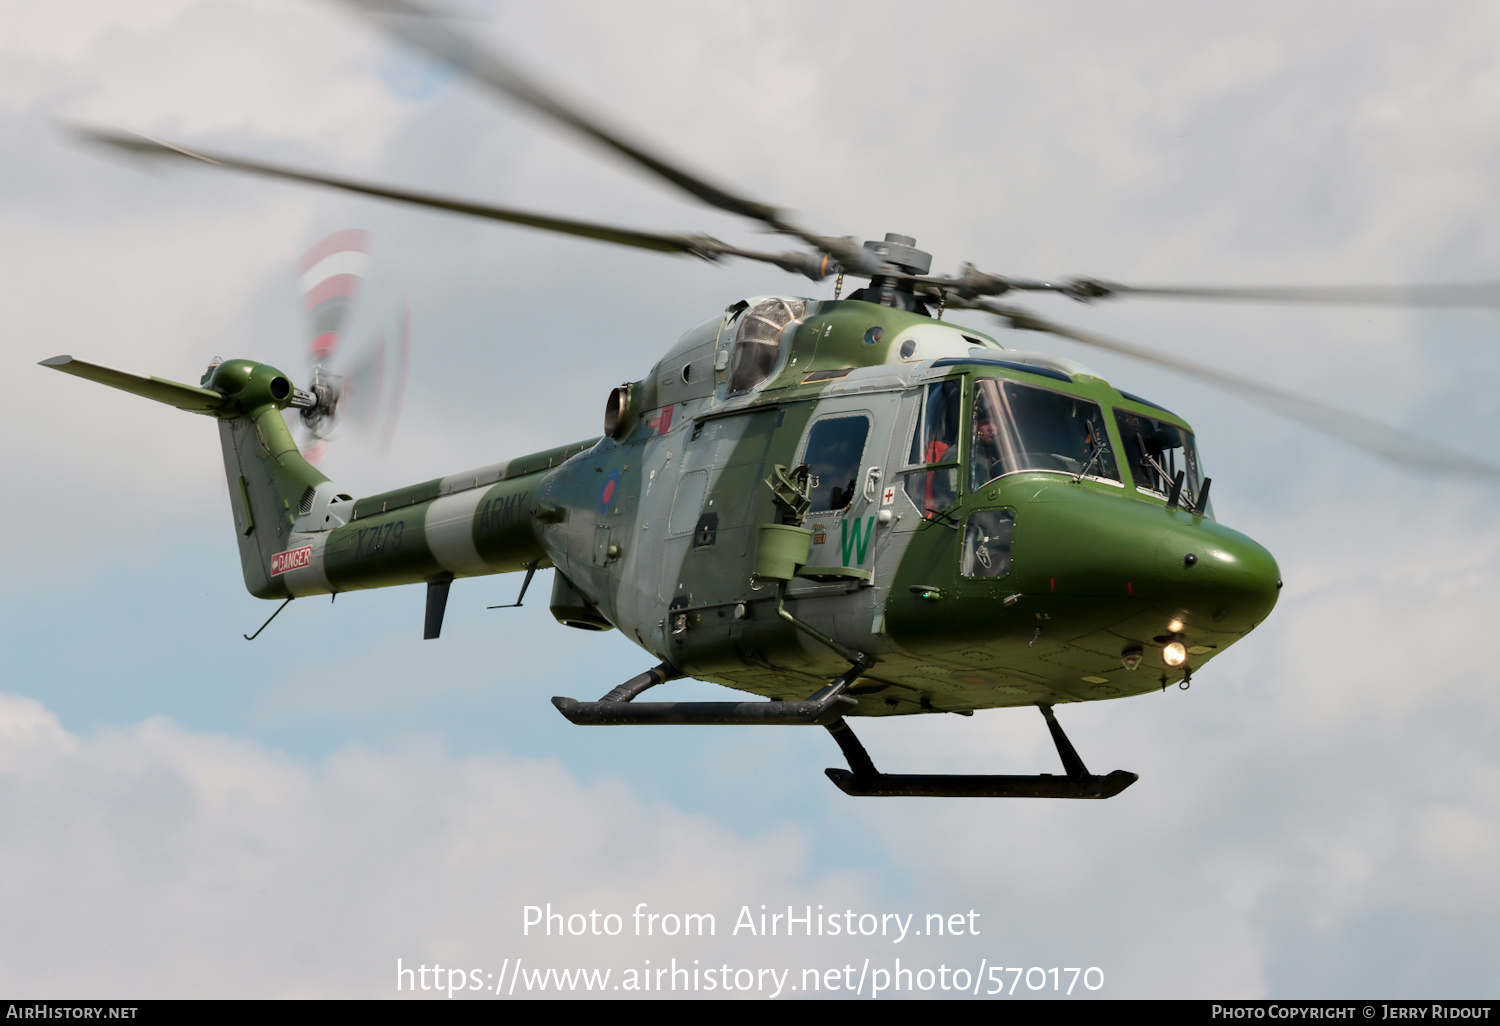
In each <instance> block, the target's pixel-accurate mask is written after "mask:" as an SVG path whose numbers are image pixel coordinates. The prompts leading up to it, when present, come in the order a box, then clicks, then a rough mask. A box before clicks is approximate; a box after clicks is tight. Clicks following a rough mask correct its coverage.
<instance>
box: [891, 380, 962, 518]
mask: <svg viewBox="0 0 1500 1026" xmlns="http://www.w3.org/2000/svg"><path fill="white" fill-rule="evenodd" d="M962 395H963V382H962V381H960V380H959V379H958V378H949V379H948V380H946V381H936V382H933V383H932V384H930V385H928V386H927V394H926V395H925V396H923V401H922V412H921V414H920V415H919V416H918V417H917V424H916V429H915V430H914V431H913V432H912V437H911V452H910V454H909V455H908V457H907V463H908V465H912V466H932V465H934V464H949V466H947V467H945V468H944V469H942V470H923V471H919V472H917V473H914V474H904V475H902V487H903V488H904V489H905V491H906V494H907V497H908V498H910V499H911V501H912V504H913V505H915V506H916V507H917V509H919V510H921V511H922V516H923V517H931V516H933V515H934V514H935V513H938V512H940V511H941V510H944V509H947V508H948V507H949V506H951V505H953V504H954V503H955V502H957V501H958V467H957V463H958V418H959V411H960V410H961V409H962Z"/></svg>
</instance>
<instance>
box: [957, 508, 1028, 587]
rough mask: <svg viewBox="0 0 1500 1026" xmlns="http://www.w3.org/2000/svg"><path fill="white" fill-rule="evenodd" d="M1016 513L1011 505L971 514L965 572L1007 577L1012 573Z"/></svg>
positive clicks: (970, 575)
mask: <svg viewBox="0 0 1500 1026" xmlns="http://www.w3.org/2000/svg"><path fill="white" fill-rule="evenodd" d="M1015 527H1016V515H1015V513H1013V512H1011V511H1010V510H1008V509H986V510H981V511H980V512H978V513H975V514H974V515H973V516H971V517H969V523H968V525H967V526H966V527H965V528H964V558H963V575H964V576H965V577H1004V576H1005V575H1006V574H1008V573H1010V539H1011V534H1012V533H1014V531H1015Z"/></svg>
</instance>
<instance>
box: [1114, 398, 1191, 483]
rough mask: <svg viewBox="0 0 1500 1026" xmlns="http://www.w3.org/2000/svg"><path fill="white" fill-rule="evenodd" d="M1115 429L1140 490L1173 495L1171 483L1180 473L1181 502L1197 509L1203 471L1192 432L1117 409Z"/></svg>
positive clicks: (1142, 415) (1165, 422) (1132, 476)
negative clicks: (1181, 479)
mask: <svg viewBox="0 0 1500 1026" xmlns="http://www.w3.org/2000/svg"><path fill="white" fill-rule="evenodd" d="M1115 425H1116V426H1117V427H1118V428H1119V429H1120V443H1121V444H1122V445H1123V446H1124V448H1125V462H1126V464H1127V465H1129V467H1130V476H1131V478H1132V479H1133V480H1134V481H1135V486H1136V487H1137V488H1138V489H1140V490H1142V491H1147V492H1152V493H1154V494H1156V495H1160V496H1162V497H1163V498H1165V497H1167V496H1168V495H1170V494H1171V492H1172V482H1173V481H1175V480H1176V478H1177V474H1178V472H1179V471H1180V472H1181V473H1182V475H1183V482H1182V501H1183V503H1184V504H1185V505H1187V506H1188V507H1190V508H1192V507H1195V506H1197V504H1198V493H1199V491H1200V490H1201V489H1202V487H1203V471H1202V467H1201V465H1200V464H1199V461H1198V446H1197V445H1196V444H1195V442H1194V440H1193V433H1192V432H1191V431H1188V430H1186V429H1185V428H1180V427H1178V426H1177V425H1176V424H1172V423H1169V422H1167V421H1164V420H1156V419H1155V418H1153V417H1148V416H1146V415H1145V414H1142V413H1133V412H1132V411H1130V410H1122V409H1120V408H1119V407H1116V408H1115Z"/></svg>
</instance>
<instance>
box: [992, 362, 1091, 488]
mask: <svg viewBox="0 0 1500 1026" xmlns="http://www.w3.org/2000/svg"><path fill="white" fill-rule="evenodd" d="M1018 470H1050V471H1054V472H1058V473H1064V474H1073V475H1076V476H1079V477H1096V478H1103V479H1105V480H1108V481H1118V480H1120V472H1119V469H1118V468H1117V467H1116V465H1115V455H1114V452H1113V451H1112V450H1111V448H1110V444H1109V434H1108V432H1107V431H1106V430H1105V428H1104V415H1103V413H1101V412H1100V410H1099V404H1098V403H1092V402H1089V401H1088V400H1087V399H1079V398H1078V397H1076V396H1071V395H1066V394H1064V393H1062V392H1054V391H1052V390H1051V389H1047V388H1036V387H1035V386H1032V385H1023V384H1021V383H1020V382H1018V381H1009V380H1005V379H1001V378H979V379H977V380H976V381H975V382H974V435H973V445H972V446H971V447H970V449H969V482H970V488H971V489H974V488H979V487H980V486H982V485H983V484H984V483H985V482H987V481H990V480H993V479H994V478H997V477H999V476H1001V475H1002V474H1013V473H1015V472H1016V471H1018Z"/></svg>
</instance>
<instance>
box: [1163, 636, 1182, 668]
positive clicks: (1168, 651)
mask: <svg viewBox="0 0 1500 1026" xmlns="http://www.w3.org/2000/svg"><path fill="white" fill-rule="evenodd" d="M1161 660H1162V662H1164V663H1166V664H1167V665H1168V666H1181V665H1182V664H1183V663H1185V662H1187V649H1185V648H1183V647H1182V642H1180V641H1174V642H1172V643H1171V644H1170V645H1167V646H1166V647H1164V648H1163V649H1162V650H1161Z"/></svg>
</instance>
